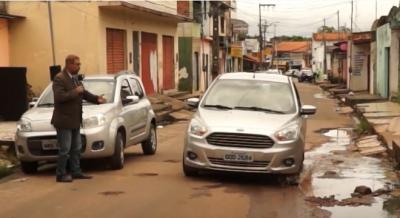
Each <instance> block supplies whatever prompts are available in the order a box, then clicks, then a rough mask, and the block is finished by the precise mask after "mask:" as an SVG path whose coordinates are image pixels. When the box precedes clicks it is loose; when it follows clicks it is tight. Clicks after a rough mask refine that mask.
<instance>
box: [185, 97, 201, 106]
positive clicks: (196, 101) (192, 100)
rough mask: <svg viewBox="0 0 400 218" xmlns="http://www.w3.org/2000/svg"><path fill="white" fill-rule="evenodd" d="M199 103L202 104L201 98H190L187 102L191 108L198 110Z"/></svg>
mask: <svg viewBox="0 0 400 218" xmlns="http://www.w3.org/2000/svg"><path fill="white" fill-rule="evenodd" d="M199 103H200V99H199V98H189V99H188V100H187V104H188V105H189V106H190V107H194V108H197V107H198V106H199Z"/></svg>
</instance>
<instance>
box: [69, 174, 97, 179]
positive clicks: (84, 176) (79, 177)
mask: <svg viewBox="0 0 400 218" xmlns="http://www.w3.org/2000/svg"><path fill="white" fill-rule="evenodd" d="M91 178H92V176H89V175H85V174H82V173H81V174H76V175H72V179H91Z"/></svg>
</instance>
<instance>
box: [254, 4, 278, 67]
mask: <svg viewBox="0 0 400 218" xmlns="http://www.w3.org/2000/svg"><path fill="white" fill-rule="evenodd" d="M261 7H275V4H258V13H259V14H258V15H259V23H258V27H259V36H258V40H259V44H260V50H259V56H260V61H259V64H260V69H261V67H262V62H263V37H262V31H261Z"/></svg>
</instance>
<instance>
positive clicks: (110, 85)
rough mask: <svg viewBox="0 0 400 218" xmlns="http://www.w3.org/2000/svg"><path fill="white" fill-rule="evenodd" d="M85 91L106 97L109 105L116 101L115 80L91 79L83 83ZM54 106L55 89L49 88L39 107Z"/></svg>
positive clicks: (43, 95)
mask: <svg viewBox="0 0 400 218" xmlns="http://www.w3.org/2000/svg"><path fill="white" fill-rule="evenodd" d="M83 86H84V87H85V90H88V91H89V92H90V93H92V94H95V95H104V97H105V98H106V99H107V103H110V102H113V101H114V80H104V79H102V80H100V79H99V80H96V79H89V80H84V81H83ZM83 103H84V104H91V103H90V102H86V101H84V102H83ZM53 105H54V97H53V89H52V88H47V89H46V90H45V91H44V93H43V94H42V98H41V99H40V100H39V102H38V107H51V106H53Z"/></svg>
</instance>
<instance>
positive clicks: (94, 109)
mask: <svg viewBox="0 0 400 218" xmlns="http://www.w3.org/2000/svg"><path fill="white" fill-rule="evenodd" d="M112 108H113V104H102V105H85V106H83V118H84V119H85V118H87V117H91V116H95V115H98V114H106V113H107V112H109V111H110V110H111V109H112ZM53 110H54V108H53V107H34V108H31V109H30V110H28V111H27V112H25V113H24V115H22V119H25V120H28V121H30V122H31V126H32V130H33V131H52V130H54V128H53V126H52V125H51V124H50V121H51V117H52V116H53Z"/></svg>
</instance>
